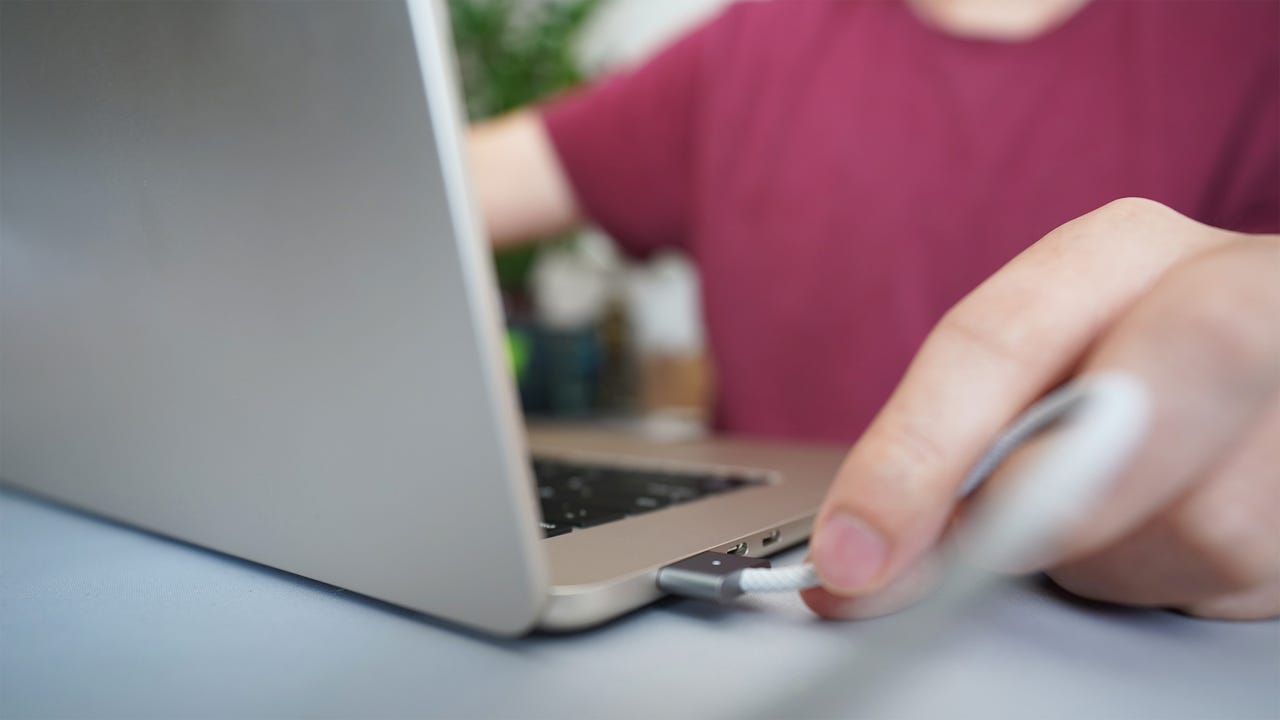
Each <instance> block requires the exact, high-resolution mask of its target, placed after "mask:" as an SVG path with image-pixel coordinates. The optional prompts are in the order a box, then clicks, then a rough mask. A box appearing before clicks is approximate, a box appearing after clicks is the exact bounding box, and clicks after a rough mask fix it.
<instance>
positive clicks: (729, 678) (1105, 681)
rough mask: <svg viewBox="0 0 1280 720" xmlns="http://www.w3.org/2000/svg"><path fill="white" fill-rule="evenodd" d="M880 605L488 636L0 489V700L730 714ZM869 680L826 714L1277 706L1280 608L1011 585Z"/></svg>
mask: <svg viewBox="0 0 1280 720" xmlns="http://www.w3.org/2000/svg"><path fill="white" fill-rule="evenodd" d="M879 622H883V621H872V622H869V623H825V622H821V621H818V620H815V619H813V618H812V617H810V615H809V614H808V612H807V611H806V610H805V609H804V608H803V606H802V605H800V603H799V600H798V599H796V598H794V597H790V596H788V597H776V598H769V599H766V600H761V601H753V602H750V603H744V604H743V605H742V606H740V607H736V608H733V609H720V608H715V607H709V606H703V605H699V604H696V603H692V602H685V601H676V600H669V601H663V602H661V603H659V604H657V605H655V606H653V607H650V608H647V609H645V610H643V611H641V612H639V613H636V614H633V615H631V616H629V617H627V618H624V619H622V620H620V621H618V622H615V623H613V624H611V625H608V626H605V627H603V628H600V629H597V630H595V631H592V632H589V633H585V634H580V635H575V636H564V637H531V638H525V639H521V640H512V641H494V640H489V639H486V638H481V637H477V636H475V635H469V634H465V633H461V632H458V631H456V630H453V629H450V628H448V627H446V626H442V625H440V624H437V623H434V622H432V621H430V620H427V619H424V618H422V617H419V616H416V615H413V614H410V613H406V612H403V611H400V610H397V609H395V608H392V607H389V606H386V605H383V604H380V603H377V602H373V601H369V600H366V599H363V598H361V597H358V596H354V595H352V594H350V593H344V592H341V591H339V590H336V589H334V588H331V587H327V586H322V585H319V584H317V583H313V582H309V581H307V580H303V579H300V578H297V577H293V576H291V575H288V574H285V573H281V572H276V571H273V570H269V569H265V568H262V567H259V566H256V565H253V564H251V563H246V562H242V561H239V560H235V559H232V558H228V557H224V556H221V555H218V554H216V553H210V552H205V551H203V550H200V549H197V548H192V547H189V546H186V545H182V544H179V543H173V542H169V541H166V540H163V539H160V538H156V537H153V536H150V535H147V534H145V533H139V532H135V531H133V530H129V529H127V528H123V527H120V526H117V525H113V524H111V523H107V522H103V521H100V520H96V519H93V518H90V517H86V516H84V515H80V514H77V513H74V512H71V511H67V510H63V509H61V508H59V507H56V506H53V505H49V504H46V503H43V502H40V501H37V500H33V499H31V498H28V497H27V496H25V495H21V494H18V493H15V492H12V491H8V490H3V489H0V716H3V717H6V718H9V717H14V718H18V717H49V716H57V717H77V716H79V717H95V718H103V717H112V716H115V717H245V716H253V717H267V716H269V717H408V716H415V717H417V716H426V717H557V718H558V717H590V718H609V717H664V716H665V717H709V716H719V717H740V716H743V715H746V714H749V713H750V711H751V710H752V708H754V707H758V705H757V704H758V703H762V702H767V701H769V700H770V698H774V697H776V696H777V694H778V693H779V692H780V691H783V690H785V689H786V688H788V687H794V686H795V684H796V683H802V682H803V681H804V679H805V678H806V677H810V676H811V674H812V672H813V670H814V669H816V668H819V667H820V666H822V665H823V663H825V662H827V661H829V660H830V659H832V658H835V657H838V656H839V655H840V654H842V653H847V652H848V651H849V649H851V648H855V647H858V644H859V642H860V640H863V639H865V638H866V637H867V633H868V632H869V631H873V630H874V628H875V627H876V625H877V623H879ZM878 675H879V677H878V678H877V680H876V682H875V683H863V684H862V686H861V687H859V686H858V685H857V684H856V683H855V684H852V685H851V688H853V689H851V696H850V697H848V698H847V706H846V708H847V709H846V710H845V711H844V712H842V713H841V714H842V715H845V716H851V717H852V716H894V717H929V718H935V717H948V718H953V717H983V718H990V717H1153V718H1154V717H1159V718H1174V717H1280V689H1278V688H1280V624H1278V623H1276V622H1265V623H1216V622H1206V621H1198V620H1192V619H1188V618H1184V617H1179V616H1175V615H1172V614H1168V613H1162V612H1146V611H1130V610H1119V609H1114V608H1112V609H1108V608H1099V607H1092V606H1088V605H1085V604H1081V603H1076V602H1071V601H1069V600H1067V599H1065V598H1063V597H1061V596H1059V595H1058V594H1056V593H1054V592H1052V591H1050V590H1048V589H1046V588H1044V587H1042V586H1040V585H1038V584H1035V583H1023V584H1012V583H1011V584H1010V585H1009V586H1008V587H1007V588H1006V589H1004V590H1002V591H1000V592H998V593H996V594H994V595H993V596H992V597H991V598H990V600H989V602H987V603H986V604H985V605H984V607H983V608H981V610H980V611H979V612H978V613H977V614H975V615H973V616H972V617H969V618H967V619H966V621H965V622H963V623H957V628H956V630H955V631H953V632H951V633H948V634H946V636H945V637H943V638H939V639H938V640H937V642H934V643H931V644H930V645H929V646H928V647H926V648H923V649H921V650H920V651H918V652H914V653H912V654H910V656H909V657H903V658H899V660H898V662H897V664H896V667H892V668H889V669H888V670H886V671H885V672H883V673H879V674H878ZM852 680H856V679H851V681H852ZM854 689H856V692H855V691H854Z"/></svg>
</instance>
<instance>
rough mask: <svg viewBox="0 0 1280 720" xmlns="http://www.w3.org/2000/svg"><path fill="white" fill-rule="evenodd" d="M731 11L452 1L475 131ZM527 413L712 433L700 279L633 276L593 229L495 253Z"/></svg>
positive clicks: (657, 263) (669, 272)
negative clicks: (484, 122)
mask: <svg viewBox="0 0 1280 720" xmlns="http://www.w3.org/2000/svg"><path fill="white" fill-rule="evenodd" d="M728 2H729V0H450V1H449V9H450V14H451V18H452V23H453V31H454V38H455V43H456V44H457V49H458V57H459V64H460V70H461V73H462V80H463V88H464V94H465V99H466V105H467V113H468V115H469V116H470V119H471V120H473V121H475V120H482V119H485V118H489V117H493V116H496V115H501V114H502V113H504V112H508V111H510V110H513V109H515V108H518V107H521V106H524V105H528V104H530V103H535V102H537V101H538V100H540V99H543V98H546V97H549V96H552V95H554V94H556V93H558V92H562V91H564V90H565V89H567V88H570V87H573V86H574V85H577V84H580V83H583V82H588V81H590V79H591V78H592V77H595V76H597V75H600V74H602V73H606V72H608V71H609V70H611V69H613V68H616V67H619V66H621V65H625V64H629V63H631V62H635V61H638V60H640V59H641V58H642V57H644V56H646V55H648V54H650V53H651V52H652V51H654V50H656V49H658V48H659V47H660V46H661V45H663V44H665V43H667V42H668V41H670V40H672V39H674V38H675V37H676V36H677V35H679V34H681V33H682V32H684V31H685V30H687V29H688V28H689V27H690V26H691V25H693V24H696V23H697V22H699V21H701V20H703V19H705V18H707V17H709V16H710V15H712V14H713V13H715V12H716V11H718V10H719V9H720V8H721V7H722V6H724V5H726V4H727V3H728ZM494 261H495V265H496V268H497V274H498V280H499V284H500V286H501V290H502V297H503V304H504V306H505V310H506V314H507V324H508V327H507V347H508V356H509V358H510V361H511V366H512V368H513V371H514V372H515V374H516V377H517V379H518V381H519V387H520V397H521V403H522V404H523V406H524V410H525V413H526V414H527V415H530V416H534V417H540V418H560V419H573V420H584V419H592V420H596V421H610V422H618V423H628V424H638V425H639V426H640V428H641V429H643V430H647V431H648V432H650V433H652V434H656V435H663V436H675V437H680V436H688V435H696V434H700V433H701V432H703V431H704V430H705V427H706V424H707V421H708V418H709V415H710V407H709V403H710V397H711V388H712V382H713V379H712V378H711V376H710V371H709V363H708V361H707V356H706V348H705V343H704V340H703V331H702V317H701V309H700V306H699V289H698V278H697V274H696V272H695V270H694V268H693V266H692V264H691V263H690V262H689V261H688V260H687V259H686V258H684V257H682V256H679V255H677V254H667V255H661V256H658V257H655V258H654V259H652V260H650V261H648V262H645V263H643V264H637V263H634V262H631V261H629V260H627V259H626V258H624V257H622V256H621V255H620V254H619V252H618V251H617V249H616V246H615V245H614V243H613V241H612V240H610V238H608V237H607V236H606V235H604V234H603V233H601V232H600V231H599V230H595V229H590V228H588V229H584V230H581V231H578V232H575V233H572V234H569V235H566V236H563V237H556V238H547V239H546V240H545V241H543V242H540V243H537V244H536V245H533V246H525V247H520V248H516V249H513V250H507V251H503V252H501V253H497V254H495V257H494Z"/></svg>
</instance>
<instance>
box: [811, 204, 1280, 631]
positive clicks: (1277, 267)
mask: <svg viewBox="0 0 1280 720" xmlns="http://www.w3.org/2000/svg"><path fill="white" fill-rule="evenodd" d="M1094 370H1120V371H1125V372H1128V373H1131V374H1133V375H1134V376H1136V377H1137V378H1139V379H1140V380H1141V381H1142V382H1143V383H1144V384H1145V385H1146V387H1147V390H1148V392H1149V394H1150V396H1151V400H1152V417H1151V424H1150V428H1149V432H1148V436H1147V438H1146V439H1145V441H1144V442H1143V443H1142V445H1141V447H1140V448H1139V449H1138V451H1137V452H1136V453H1135V456H1134V458H1133V460H1132V462H1131V463H1130V464H1129V467H1128V469H1127V470H1126V471H1125V472H1124V473H1122V475H1121V477H1120V478H1118V480H1117V481H1116V482H1115V483H1114V485H1113V487H1112V488H1111V489H1110V490H1109V491H1108V492H1107V493H1105V495H1104V497H1103V499H1102V500H1101V501H1100V502H1099V503H1098V505H1097V507H1096V508H1095V509H1094V511H1093V512H1092V513H1090V514H1089V516H1088V517H1087V519H1086V520H1084V521H1082V522H1081V523H1079V524H1078V525H1077V526H1076V527H1073V528H1070V529H1069V532H1068V533H1067V535H1066V537H1065V538H1064V540H1063V542H1062V543H1061V544H1060V546H1059V547H1058V548H1056V549H1055V551H1054V554H1053V555H1052V556H1050V557H1044V558H1041V559H1040V560H1039V561H1038V563H1037V567H1035V568H1021V570H1027V571H1030V570H1034V569H1046V570H1047V571H1048V573H1049V575H1050V577H1051V578H1053V580H1054V581H1056V582H1057V583H1058V584H1059V585H1061V586H1062V587H1064V588H1066V589H1067V590H1069V591H1071V592H1074V593H1076V594H1078V595H1081V596H1084V597H1088V598H1092V599H1097V600H1103V601H1109V602H1116V603H1123V604H1130V605H1146V606H1156V607H1170V608H1177V609H1180V610H1183V611H1186V612H1188V613H1191V614H1195V615H1203V616H1207V617H1218V618H1240V619H1245V618H1259V617H1267V616H1272V615H1277V614H1280V238H1277V237H1275V236H1271V237H1260V236H1247V235H1241V234H1238V233H1232V232H1227V231H1223V230H1219V229H1216V228H1212V227H1208V226H1206V225H1202V224H1200V223H1197V222H1195V221H1192V220H1190V219H1188V218H1186V217H1183V216H1182V215H1179V214H1178V213H1176V212H1174V211H1172V210H1170V209H1168V208H1166V207H1164V206H1162V205H1159V204H1158V203H1154V202H1151V201H1147V200H1137V199H1125V200H1118V201H1116V202H1113V203H1110V204H1108V205H1106V206H1105V207H1103V208H1101V209H1099V210H1096V211H1094V212H1092V213H1089V214H1088V215H1085V216H1083V217H1081V218H1079V219H1076V220H1073V221H1071V222H1069V223H1067V224H1066V225H1063V226H1062V227H1060V228H1058V229H1056V230H1054V231H1053V232H1051V233H1049V234H1048V235H1047V236H1045V237H1044V238H1043V239H1041V240H1040V241H1039V242H1037V243H1036V244H1035V245H1033V246H1032V247H1030V248H1029V249H1027V250H1026V251H1025V252H1023V253H1022V254H1020V255H1019V256H1018V257H1017V258H1015V259H1014V260H1013V261H1011V262H1010V263H1009V264H1008V265H1006V266H1005V267H1004V268H1002V269H1001V270H999V271H998V272H997V273H996V274H995V275H993V276H992V277H991V278H990V279H988V280H987V281H986V282H984V283H983V284H982V285H981V286H979V287H978V288H977V289H976V290H974V291H973V292H972V293H970V294H969V295H968V296H967V297H965V298H964V299H963V300H961V301H960V302H959V303H958V304H957V305H956V306H955V307H954V308H952V309H951V310H950V311H949V312H948V313H947V314H946V316H945V317H943V319H942V320H941V321H940V322H939V323H938V325H937V326H936V327H935V328H934V330H933V331H932V333H931V334H930V335H929V337H928V338H927V339H926V341H925V343H924V345H923V346H922V348H921V350H920V352H919V353H918V354H917V356H916V358H915V360H914V361H913V362H912V364H911V367H910V368H909V369H908V371H907V374H906V376H905V377H904V379H903V380H902V382H901V384H900V385H899V386H898V388H897V389H896V390H895V392H894V393H893V395H892V397H891V398H890V399H889V401H888V403H887V404H886V405H885V407H884V408H883V409H882V410H881V411H880V413H879V415H877V417H876V419H875V420H874V421H873V422H872V424H871V426H870V427H869V428H868V430H867V432H866V433H865V434H864V435H863V437H862V438H861V439H860V440H859V441H858V442H857V444H855V445H854V447H853V449H852V451H851V452H850V453H849V456H848V458H847V459H846V460H845V463H844V465H843V466H842V468H841V469H840V471H839V473H838V474H837V477H836V479H835V482H834V484H833V486H832V488H831V490H830V491H829V493H828V495H827V499H826V501H825V503H824V504H823V507H822V509H821V511H820V512H819V514H818V521H817V523H816V525H815V532H814V539H813V543H812V545H811V552H812V560H813V561H814V563H815V564H816V566H817V569H818V573H819V575H820V576H821V577H822V580H823V583H824V587H822V588H816V589H813V590H809V591H806V593H805V595H804V597H805V601H806V602H807V603H808V604H809V606H810V607H811V608H812V609H813V610H814V611H815V612H817V613H818V614H820V615H823V616H826V617H833V618H842V617H863V616H868V615H874V614H880V613H882V612H885V611H888V610H892V609H896V608H897V607H900V606H901V605H903V604H906V603H908V602H910V601H912V600H913V599H915V597H917V596H918V595H919V594H920V593H921V592H923V591H925V590H926V589H927V587H928V576H929V574H930V568H931V562H930V560H931V558H932V554H931V551H932V548H933V547H934V545H935V544H936V543H937V542H938V540H939V537H940V536H941V534H942V532H943V530H944V528H945V527H946V526H947V525H948V523H949V521H950V519H951V518H952V516H953V514H954V512H955V510H956V499H955V496H956V492H957V490H958V488H959V486H960V483H961V481H962V480H963V478H964V476H965V473H966V472H967V471H968V469H969V468H970V467H971V466H972V465H973V464H974V463H975V462H976V461H977V459H978V457H979V456H980V455H981V454H982V452H983V450H984V449H985V448H986V446H987V445H988V444H989V443H990V442H991V441H992V440H993V439H994V438H995V437H996V436H997V435H998V434H999V432H1000V430H1001V429H1002V428H1003V427H1004V426H1005V425H1006V424H1007V423H1008V422H1009V421H1010V420H1012V419H1013V418H1014V417H1015V416H1017V415H1018V413H1019V412H1021V411H1022V410H1023V409H1024V408H1026V407H1027V406H1028V405H1030V404H1031V403H1032V402H1034V401H1035V400H1036V399H1037V398H1039V397H1040V396H1041V395H1043V394H1044V393H1046V392H1047V391H1048V390H1050V389H1051V388H1052V387H1054V386H1055V385H1057V384H1059V383H1061V382H1063V381H1064V380H1066V379H1067V378H1069V377H1072V376H1074V375H1076V374H1082V373H1087V372H1090V371H1094ZM1034 445H1035V443H1030V444H1029V446H1028V447H1027V448H1024V449H1023V450H1021V451H1019V453H1016V454H1015V456H1014V457H1012V458H1011V459H1010V460H1009V461H1008V462H1007V463H1006V464H1005V466H1004V468H1002V470H1001V471H998V472H997V473H996V474H995V475H994V476H993V477H992V479H991V480H990V481H989V482H988V483H987V488H988V490H987V491H996V492H998V490H999V488H998V486H999V484H1000V483H1001V482H1002V478H1006V477H1007V476H1008V474H1009V473H1008V469H1009V468H1011V467H1013V464H1014V463H1017V462H1018V461H1019V460H1018V457H1019V455H1022V457H1026V455H1025V453H1028V452H1034V451H1035V447H1034Z"/></svg>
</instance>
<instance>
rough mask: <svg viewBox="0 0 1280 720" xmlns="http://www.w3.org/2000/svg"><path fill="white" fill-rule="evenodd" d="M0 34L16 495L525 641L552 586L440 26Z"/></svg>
mask: <svg viewBox="0 0 1280 720" xmlns="http://www.w3.org/2000/svg"><path fill="white" fill-rule="evenodd" d="M0 13H2V17H0V48H2V50H0V68H2V70H0V478H4V479H5V480H7V481H9V482H11V483H14V484H17V485H19V486H23V487H27V488H31V489H33V490H36V491H38V492H40V493H43V494H46V495H49V496H51V497H54V498H58V499H62V500H65V501H68V502H70V503H73V504H75V505H78V506H80V507H84V508H88V509H90V510H93V511H95V512H100V513H103V514H105V515H108V516H111V517H114V518H118V519H121V520H124V521H127V522H129V523H133V524H136V525H139V526H142V527H145V528H149V529H152V530H156V531H159V532H162V533H165V534H169V535H173V536H176V537H179V538H183V539H186V540H190V541H193V542H196V543H199V544H202V545H206V546H209V547H213V548H216V549H218V550H222V551H226V552H229V553H232V554H235V555H239V556H242V557H246V558H249V559H252V560H256V561H259V562H262V563H266V564H268V565H272V566H275V567H279V568H283V569H286V570H289V571H292V572H296V573H299V574H302V575H305V576H308V577H312V578H315V579H318V580H322V581H325V582H329V583H333V584H336V585H340V586H342V587H346V588H350V589H353V590H357V591H359V592H362V593H365V594H368V595H371V596H374V597H377V598H381V599H384V600H388V601H391V602H394V603H397V604H401V605H405V606H408V607H411V608H415V609H418V610H422V611H425V612H428V613H431V614H434V615H438V616H442V617H445V618H449V619H452V620H455V621H458V622H461V623H465V624H469V625H473V626H477V627H481V628H484V629H486V630H489V631H493V632H505V633H517V632H521V631H523V630H524V629H526V628H527V627H529V626H530V624H531V623H533V622H534V621H535V619H536V617H537V615H538V612H539V610H540V608H541V606H542V603H543V601H544V597H545V594H546V570H545V567H544V559H543V557H542V554H541V550H540V545H539V543H538V540H537V538H538V537H539V532H538V529H537V527H536V519H535V518H536V516H535V513H534V504H533V503H534V499H533V486H532V481H531V479H530V478H529V470H528V468H527V463H526V459H525V455H524V447H523V442H524V441H523V438H522V436H521V432H520V429H519V426H518V417H517V414H516V405H515V401H514V392H513V389H512V387H511V381H510V379H509V377H508V376H507V373H506V368H505V367H503V355H502V353H501V352H500V348H501V345H500V331H499V328H500V318H499V310H498V306H497V299H496V293H495V291H494V289H493V280H492V277H491V276H492V270H491V268H490V265H489V261H488V258H487V252H486V251H485V250H484V249H483V247H482V243H481V241H480V237H479V233H478V230H477V225H476V222H475V216H474V214H473V212H472V210H471V207H470V200H469V197H468V195H467V193H466V190H465V182H464V177H463V176H464V168H463V161H462V156H461V145H460V138H461V127H462V118H461V114H460V110H459V103H458V101H457V98H456V87H455V75H454V72H453V67H452V47H451V41H450V39H449V34H448V32H447V26H446V19H445V15H444V9H443V7H442V6H441V5H439V4H437V3H435V2H431V1H430V0H423V1H422V2H411V3H409V5H408V6H406V4H404V3H401V2H346V1H338V2H287V1H286V2H237V3H230V2H228V3H222V2H134V1H126V2H100V1H90V2H50V3H4V4H3V6H2V9H0Z"/></svg>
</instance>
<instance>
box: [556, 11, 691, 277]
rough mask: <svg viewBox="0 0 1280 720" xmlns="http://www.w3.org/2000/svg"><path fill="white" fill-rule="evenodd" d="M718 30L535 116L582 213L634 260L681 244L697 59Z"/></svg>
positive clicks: (687, 216) (686, 219)
mask: <svg viewBox="0 0 1280 720" xmlns="http://www.w3.org/2000/svg"><path fill="white" fill-rule="evenodd" d="M715 24H716V21H714V20H713V21H712V22H711V23H708V24H706V25H703V26H702V27H700V28H698V29H697V30H695V31H693V32H691V33H690V34H688V35H685V36H684V37H682V38H681V39H679V40H677V41H676V42H675V43H674V44H672V45H670V46H668V47H667V48H666V49H664V50H662V51H661V52H659V53H658V54H657V55H655V56H653V57H652V58H651V59H649V60H648V61H647V62H645V63H643V64H641V65H639V66H637V67H634V68H631V69H628V70H624V71H622V72H618V73H615V74H613V75H610V76H606V77H605V78H603V79H601V80H599V81H597V82H596V83H595V84H593V85H590V86H587V87H584V88H581V89H578V90H576V91H572V92H570V93H569V94H567V95H562V96H560V97H557V98H555V99H553V100H551V101H550V102H549V103H547V104H546V105H545V106H543V108H542V119H543V122H544V123H545V125H546V128H547V131H548V134H549V136H550V138H551V142H552V145H553V146H554V148H555V151H556V154H557V155H558V156H559V158H560V162H561V165H562V166H563V167H564V170H565V173H566V174H567V176H568V179H569V184H570V186H571V187H572V188H573V192H574V196H575V198H576V200H577V202H578V205H579V207H580V208H581V209H582V211H583V213H584V214H585V215H586V216H587V218H588V219H590V220H591V221H593V222H595V223H596V224H597V225H599V226H600V227H601V228H602V229H604V231H605V232H607V233H609V234H610V235H611V236H612V237H613V238H614V239H615V240H617V241H618V243H619V244H620V245H621V246H622V248H623V250H625V251H626V252H628V253H630V254H632V255H636V256H641V257H643V256H646V255H649V254H651V253H652V252H654V251H655V250H658V249H661V248H667V247H686V246H687V241H688V236H689V228H690V225H691V221H692V218H691V215H692V206H693V202H692V200H693V198H692V195H693V193H692V189H693V177H692V176H693V172H694V150H695V148H694V144H695V142H696V140H695V132H696V124H697V117H698V104H699V97H700V95H701V91H700V87H699V85H700V83H701V82H702V76H703V68H702V56H703V53H704V46H705V45H706V38H707V36H708V34H709V33H710V32H711V31H712V29H713V27H714V26H715Z"/></svg>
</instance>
